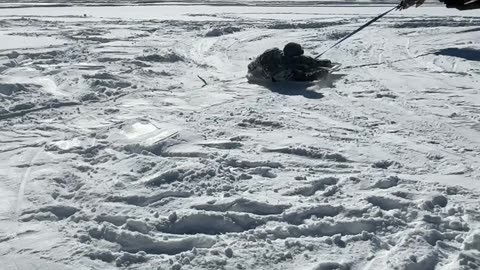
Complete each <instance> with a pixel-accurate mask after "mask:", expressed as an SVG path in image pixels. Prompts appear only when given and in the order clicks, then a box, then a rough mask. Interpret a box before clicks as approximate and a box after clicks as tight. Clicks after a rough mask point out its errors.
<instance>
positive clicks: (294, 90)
mask: <svg viewBox="0 0 480 270" xmlns="http://www.w3.org/2000/svg"><path fill="white" fill-rule="evenodd" d="M343 76H345V75H343V74H329V75H328V76H327V77H325V78H323V79H321V80H319V81H313V82H297V81H282V82H270V81H265V80H249V81H248V83H250V84H257V85H260V86H263V87H265V88H267V89H268V90H270V91H272V92H274V93H277V94H281V95H286V96H303V97H305V98H308V99H321V98H323V97H324V95H323V94H322V93H319V92H316V91H315V89H316V90H318V89H322V88H332V87H335V86H334V82H335V81H337V80H338V79H340V78H342V77H343Z"/></svg>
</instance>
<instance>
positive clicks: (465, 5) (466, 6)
mask: <svg viewBox="0 0 480 270" xmlns="http://www.w3.org/2000/svg"><path fill="white" fill-rule="evenodd" d="M440 2H442V3H444V4H445V6H446V7H447V8H456V9H458V10H470V9H478V8H480V0H474V1H469V0H440Z"/></svg>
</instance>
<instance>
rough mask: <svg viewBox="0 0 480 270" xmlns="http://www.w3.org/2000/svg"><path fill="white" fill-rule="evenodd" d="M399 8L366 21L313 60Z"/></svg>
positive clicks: (397, 7)
mask: <svg viewBox="0 0 480 270" xmlns="http://www.w3.org/2000/svg"><path fill="white" fill-rule="evenodd" d="M399 8H400V5H398V6H396V7H394V8H392V9H390V10H388V11H386V12H384V13H382V14H380V15H378V16H377V17H375V18H373V19H371V20H370V21H368V22H367V23H365V24H364V25H362V26H360V27H359V28H358V29H357V30H355V31H353V32H352V33H350V34H348V35H347V36H345V37H344V38H342V39H340V40H339V41H337V43H335V44H333V45H332V46H331V47H330V48H328V49H326V50H325V51H324V52H322V53H321V54H319V55H317V56H316V57H315V59H318V58H319V57H320V56H322V55H324V54H325V53H326V52H328V51H329V50H331V49H333V48H334V47H336V46H337V45H338V44H340V43H342V42H344V41H345V40H346V39H347V38H349V37H351V36H353V35H355V34H356V33H358V32H360V31H362V30H363V29H365V28H366V27H367V26H369V25H370V24H372V23H374V22H376V21H378V20H380V19H381V18H382V17H383V16H385V15H387V14H388V13H390V12H392V11H394V10H396V9H399Z"/></svg>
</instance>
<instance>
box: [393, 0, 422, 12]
mask: <svg viewBox="0 0 480 270" xmlns="http://www.w3.org/2000/svg"><path fill="white" fill-rule="evenodd" d="M424 2H425V0H402V2H400V4H399V5H398V9H400V10H404V9H407V8H409V7H411V6H415V7H419V6H421V5H422V4H423V3H424Z"/></svg>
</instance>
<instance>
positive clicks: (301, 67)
mask: <svg viewBox="0 0 480 270" xmlns="http://www.w3.org/2000/svg"><path fill="white" fill-rule="evenodd" d="M303 53H304V51H303V49H302V46H301V45H300V44H297V43H293V42H291V43H288V44H287V45H285V47H284V49H283V51H281V50H280V49H278V48H273V49H269V50H267V51H265V52H264V53H262V54H261V55H260V56H258V57H257V58H256V59H254V60H253V61H252V62H251V63H250V64H249V65H248V73H249V74H248V77H249V79H250V80H255V79H257V80H268V81H272V82H278V81H303V82H308V81H315V80H319V79H321V78H323V77H325V76H326V75H327V74H328V72H329V68H331V67H332V62H331V61H330V60H317V59H315V58H313V57H309V56H305V55H303Z"/></svg>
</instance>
